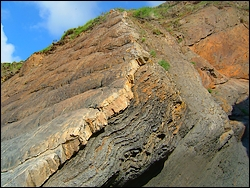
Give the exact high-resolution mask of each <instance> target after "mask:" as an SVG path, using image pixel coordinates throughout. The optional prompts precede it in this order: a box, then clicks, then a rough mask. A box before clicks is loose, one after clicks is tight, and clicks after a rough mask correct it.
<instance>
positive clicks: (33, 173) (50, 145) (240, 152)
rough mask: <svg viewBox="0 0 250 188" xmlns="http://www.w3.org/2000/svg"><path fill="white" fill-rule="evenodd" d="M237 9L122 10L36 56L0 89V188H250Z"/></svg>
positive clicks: (244, 65) (244, 52)
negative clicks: (138, 14)
mask: <svg viewBox="0 0 250 188" xmlns="http://www.w3.org/2000/svg"><path fill="white" fill-rule="evenodd" d="M242 6H243V7H244V6H249V3H248V2H241V3H240V2H232V3H231V4H230V3H227V2H224V3H218V4H216V3H212V4H211V3H204V2H196V1H190V2H189V1H182V2H175V1H170V2H168V3H164V4H162V5H160V6H159V10H160V9H161V8H164V7H168V8H169V9H168V13H167V14H165V15H164V14H163V15H164V16H165V17H161V18H156V17H155V16H154V15H150V16H149V17H148V18H138V17H135V16H133V14H132V12H131V11H127V12H126V11H120V10H115V11H112V12H110V13H109V14H107V15H106V19H105V20H104V21H103V22H102V23H100V24H97V25H95V26H93V28H91V29H90V30H88V31H86V32H82V33H81V34H80V35H79V36H77V37H76V38H75V39H73V40H70V38H67V37H65V38H64V39H63V40H61V41H59V42H57V43H53V45H52V47H51V48H50V50H48V51H47V52H46V53H45V52H36V53H34V54H32V55H31V56H30V57H29V58H28V59H27V60H26V61H25V63H24V64H23V66H22V68H21V69H20V71H19V72H17V73H16V74H15V75H14V76H12V77H11V78H9V79H7V80H5V81H4V82H3V83H2V84H1V186H45V187H46V186H249V156H248V152H249V151H248V148H249V145H248V144H247V143H248V141H249V110H248V109H249V56H248V53H249V29H248V26H249V18H248V16H249V13H248V11H247V10H245V9H242ZM185 7H186V8H187V7H191V8H192V11H190V10H191V9H190V10H189V9H185ZM187 10H188V11H187ZM180 14H182V16H180ZM169 15H170V17H169ZM142 39H144V40H142ZM160 61H162V62H166V63H167V64H168V65H169V66H170V67H169V68H168V69H167V68H166V67H165V68H166V69H164V68H163V67H162V66H160V65H159V63H158V62H160Z"/></svg>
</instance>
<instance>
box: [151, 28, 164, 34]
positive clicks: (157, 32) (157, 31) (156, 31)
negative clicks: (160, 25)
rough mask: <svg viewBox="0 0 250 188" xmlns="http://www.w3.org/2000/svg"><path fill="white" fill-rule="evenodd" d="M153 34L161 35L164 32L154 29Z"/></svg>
mask: <svg viewBox="0 0 250 188" xmlns="http://www.w3.org/2000/svg"><path fill="white" fill-rule="evenodd" d="M153 34H155V35H160V34H162V32H161V31H160V30H159V29H154V30H153Z"/></svg>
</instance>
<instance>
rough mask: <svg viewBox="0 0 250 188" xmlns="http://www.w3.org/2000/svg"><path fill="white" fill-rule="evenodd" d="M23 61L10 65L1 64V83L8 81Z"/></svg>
mask: <svg viewBox="0 0 250 188" xmlns="http://www.w3.org/2000/svg"><path fill="white" fill-rule="evenodd" d="M23 63H24V61H20V62H15V61H14V62H12V63H1V83H3V82H4V81H6V80H8V79H9V78H11V77H12V76H14V75H15V74H16V73H18V72H19V70H20V69H21V68H22V66H23Z"/></svg>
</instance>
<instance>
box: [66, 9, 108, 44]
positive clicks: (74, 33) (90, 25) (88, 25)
mask: <svg viewBox="0 0 250 188" xmlns="http://www.w3.org/2000/svg"><path fill="white" fill-rule="evenodd" d="M107 15H108V12H107V13H102V15H101V16H98V17H96V18H94V19H91V20H89V21H88V22H87V23H86V24H84V25H83V26H79V27H77V28H71V29H69V30H67V31H66V32H65V33H64V34H63V36H62V37H61V40H63V39H65V37H66V36H70V38H71V39H74V38H76V37H77V36H79V34H80V33H82V32H85V31H87V30H90V29H92V28H93V27H94V26H95V25H97V24H100V23H101V22H103V21H105V20H106V18H107Z"/></svg>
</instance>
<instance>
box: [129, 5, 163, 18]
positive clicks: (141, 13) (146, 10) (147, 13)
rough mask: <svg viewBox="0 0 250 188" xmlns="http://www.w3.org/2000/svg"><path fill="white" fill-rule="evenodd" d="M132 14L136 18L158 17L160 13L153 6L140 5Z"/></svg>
mask: <svg viewBox="0 0 250 188" xmlns="http://www.w3.org/2000/svg"><path fill="white" fill-rule="evenodd" d="M133 16H134V17H136V18H152V17H156V18H158V17H159V16H160V15H159V13H158V12H157V11H156V9H155V8H153V7H142V8H140V9H137V10H135V11H134V12H133Z"/></svg>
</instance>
